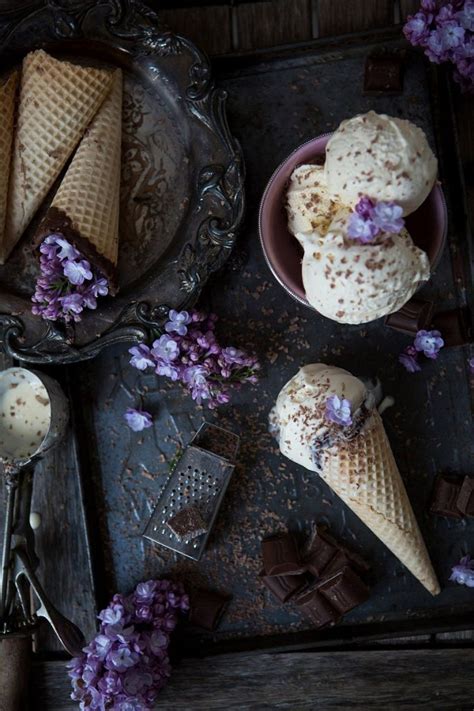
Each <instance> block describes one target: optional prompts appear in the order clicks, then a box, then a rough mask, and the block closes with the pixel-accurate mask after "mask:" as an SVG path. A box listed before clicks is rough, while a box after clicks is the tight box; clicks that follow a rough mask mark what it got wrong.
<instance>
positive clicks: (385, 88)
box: [364, 55, 402, 94]
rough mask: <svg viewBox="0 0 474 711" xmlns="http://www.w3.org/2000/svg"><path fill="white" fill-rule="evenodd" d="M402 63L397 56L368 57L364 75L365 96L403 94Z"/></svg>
mask: <svg viewBox="0 0 474 711" xmlns="http://www.w3.org/2000/svg"><path fill="white" fill-rule="evenodd" d="M401 92H402V61H401V58H400V57H398V56H397V55H383V56H372V57H367V60H366V62H365V74H364V93H365V94H401Z"/></svg>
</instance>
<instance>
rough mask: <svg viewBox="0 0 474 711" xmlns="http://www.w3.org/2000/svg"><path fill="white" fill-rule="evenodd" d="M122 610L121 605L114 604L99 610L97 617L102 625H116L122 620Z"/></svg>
mask: <svg viewBox="0 0 474 711" xmlns="http://www.w3.org/2000/svg"><path fill="white" fill-rule="evenodd" d="M124 612H125V610H124V609H123V605H116V604H114V605H109V607H106V608H105V609H104V610H101V612H99V614H98V615H97V617H98V618H99V620H101V621H102V623H103V624H104V625H116V624H118V623H119V622H123V619H124Z"/></svg>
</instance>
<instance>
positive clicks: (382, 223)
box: [347, 197, 405, 244]
mask: <svg viewBox="0 0 474 711" xmlns="http://www.w3.org/2000/svg"><path fill="white" fill-rule="evenodd" d="M402 215H403V209H402V208H401V207H400V205H397V204H396V203H394V202H382V201H381V202H375V201H374V200H371V198H369V197H362V198H361V199H360V200H359V202H358V203H357V205H356V206H355V208H354V211H353V212H352V214H351V216H350V218H349V225H348V229H347V235H348V236H349V237H350V238H351V239H355V240H357V241H358V242H360V243H361V244H367V243H368V242H373V240H374V238H375V237H376V236H377V235H379V234H380V233H381V232H391V233H392V234H393V233H398V232H400V230H401V229H402V228H403V226H404V224H405V221H404V219H403V217H402Z"/></svg>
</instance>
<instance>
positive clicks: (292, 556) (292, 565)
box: [262, 533, 305, 575]
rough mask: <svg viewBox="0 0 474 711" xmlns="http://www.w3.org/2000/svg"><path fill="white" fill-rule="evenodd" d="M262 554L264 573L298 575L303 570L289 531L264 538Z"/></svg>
mask: <svg viewBox="0 0 474 711" xmlns="http://www.w3.org/2000/svg"><path fill="white" fill-rule="evenodd" d="M262 556H263V567H264V570H265V575H300V574H301V573H304V572H305V567H304V566H303V565H301V563H300V558H299V554H298V549H297V547H296V542H295V539H294V538H293V536H292V535H291V533H277V534H275V535H274V536H269V537H268V538H264V539H263V541H262Z"/></svg>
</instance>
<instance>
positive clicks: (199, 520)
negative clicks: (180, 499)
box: [166, 506, 207, 541]
mask: <svg viewBox="0 0 474 711" xmlns="http://www.w3.org/2000/svg"><path fill="white" fill-rule="evenodd" d="M166 525H167V526H168V528H169V529H170V531H172V532H173V533H174V535H175V536H176V538H177V539H178V541H192V540H193V538H197V537H198V536H202V534H203V533H206V531H207V526H206V522H205V521H204V519H203V517H202V516H201V512H200V511H199V509H198V508H197V506H186V507H185V508H184V509H181V510H180V511H178V512H177V513H175V514H174V516H172V517H171V518H169V519H168V521H167V522H166Z"/></svg>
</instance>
